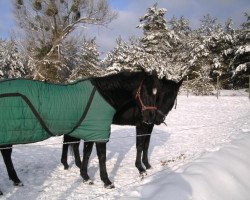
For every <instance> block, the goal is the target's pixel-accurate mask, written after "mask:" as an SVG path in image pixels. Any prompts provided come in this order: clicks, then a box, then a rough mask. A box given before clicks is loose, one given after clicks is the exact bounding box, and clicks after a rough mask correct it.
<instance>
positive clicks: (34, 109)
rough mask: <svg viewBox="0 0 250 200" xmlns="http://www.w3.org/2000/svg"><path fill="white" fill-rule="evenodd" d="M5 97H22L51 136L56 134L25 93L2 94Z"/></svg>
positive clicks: (0, 96)
mask: <svg viewBox="0 0 250 200" xmlns="http://www.w3.org/2000/svg"><path fill="white" fill-rule="evenodd" d="M4 97H21V98H22V99H23V100H24V101H25V103H27V105H28V106H29V107H30V109H31V111H32V112H33V114H34V115H35V117H36V118H37V120H38V121H39V123H40V124H41V126H42V127H43V129H44V130H45V131H46V132H47V133H48V134H49V135H50V136H54V134H53V133H52V132H51V131H50V130H49V128H48V127H47V126H46V124H45V122H44V121H43V119H42V117H41V116H40V115H39V113H38V112H37V110H36V108H35V107H34V105H33V104H32V103H31V101H30V100H29V98H28V97H26V96H25V95H23V94H20V93H5V94H0V98H4Z"/></svg>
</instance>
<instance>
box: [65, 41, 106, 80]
mask: <svg viewBox="0 0 250 200" xmlns="http://www.w3.org/2000/svg"><path fill="white" fill-rule="evenodd" d="M66 55H67V54H66ZM72 57H74V59H73V60H72ZM65 58H66V63H68V64H67V65H74V66H76V67H75V68H74V69H73V70H72V72H71V74H70V76H69V81H72V80H76V79H81V78H86V77H91V76H99V75H102V74H104V71H103V70H102V69H101V68H100V67H99V66H100V60H99V52H98V50H97V45H96V42H95V39H92V40H86V39H85V40H84V41H83V42H82V43H81V45H80V46H79V47H78V50H76V51H75V54H74V55H67V56H65ZM72 62H73V63H72Z"/></svg>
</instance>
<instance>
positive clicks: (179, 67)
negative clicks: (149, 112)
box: [138, 4, 188, 81]
mask: <svg viewBox="0 0 250 200" xmlns="http://www.w3.org/2000/svg"><path fill="white" fill-rule="evenodd" d="M166 11H167V10H166V9H164V8H159V9H158V8H157V4H155V5H153V6H152V7H150V8H148V10H147V13H146V14H145V15H144V16H143V17H141V18H140V22H141V24H140V25H139V26H138V27H139V28H142V29H143V33H144V35H143V37H142V38H141V39H140V42H141V44H142V47H143V48H144V50H145V51H146V52H147V53H148V54H151V55H153V56H154V58H155V59H154V60H155V62H154V63H151V65H152V66H155V70H156V71H157V72H158V74H159V75H160V77H165V78H167V79H170V80H175V81H178V80H180V79H181V78H182V77H183V76H184V75H185V73H186V72H187V68H188V66H187V65H186V64H183V62H181V59H183V57H182V56H184V55H183V54H181V55H180V54H179V52H180V51H178V50H179V49H180V47H181V46H182V47H183V46H184V44H183V42H184V40H182V39H183V38H181V37H179V36H180V35H178V34H177V33H176V32H175V31H174V29H172V30H171V28H170V27H169V26H168V25H167V21H166V19H165V18H164V15H165V13H166ZM172 24H174V23H172Z"/></svg>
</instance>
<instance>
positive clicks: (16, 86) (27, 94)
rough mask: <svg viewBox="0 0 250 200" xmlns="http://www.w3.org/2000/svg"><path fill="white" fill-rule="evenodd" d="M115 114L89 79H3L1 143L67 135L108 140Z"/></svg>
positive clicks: (0, 90)
mask: <svg viewBox="0 0 250 200" xmlns="http://www.w3.org/2000/svg"><path fill="white" fill-rule="evenodd" d="M91 100H92V101H91ZM114 113H115V109H114V108H113V107H112V106H111V105H110V104H108V103H107V102H106V101H105V100H104V99H103V97H102V96H101V95H100V94H99V92H98V91H96V88H95V87H94V86H93V85H92V84H91V82H90V81H89V80H80V81H77V82H74V83H71V84H67V85H62V84H50V83H46V82H40V81H34V80H26V79H13V80H5V81H0V145H4V144H23V143H32V142H37V141H42V140H45V139H47V138H49V137H51V136H59V135H63V134H69V135H71V136H73V137H76V138H80V139H83V140H85V141H99V140H101V141H103V142H106V141H108V138H109V136H110V125H111V123H112V119H113V115H114Z"/></svg>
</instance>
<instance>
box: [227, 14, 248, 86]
mask: <svg viewBox="0 0 250 200" xmlns="http://www.w3.org/2000/svg"><path fill="white" fill-rule="evenodd" d="M245 17H246V21H245V22H244V23H242V25H241V28H240V29H239V30H237V36H236V47H235V49H234V50H235V51H234V57H233V59H232V60H231V63H230V65H231V67H232V69H233V77H232V79H233V84H234V86H235V87H247V84H248V76H249V75H250V15H249V14H247V13H245Z"/></svg>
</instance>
